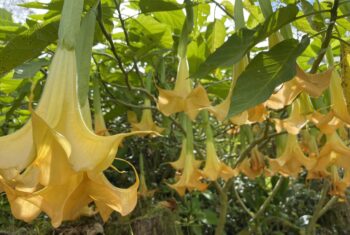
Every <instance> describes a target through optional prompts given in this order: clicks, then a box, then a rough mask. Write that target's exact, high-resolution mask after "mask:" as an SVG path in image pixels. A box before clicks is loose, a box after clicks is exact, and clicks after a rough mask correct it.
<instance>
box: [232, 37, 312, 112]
mask: <svg viewBox="0 0 350 235" xmlns="http://www.w3.org/2000/svg"><path fill="white" fill-rule="evenodd" d="M309 41H310V40H309V38H307V37H305V38H303V39H302V40H301V42H300V43H299V42H298V41H297V40H295V39H288V40H285V41H283V42H281V43H279V44H277V45H276V46H274V47H273V48H272V49H271V50H270V51H268V52H261V53H259V54H258V55H257V56H256V57H255V58H254V59H253V60H252V61H251V62H250V63H249V65H248V66H247V68H246V70H245V71H244V72H243V73H242V74H241V75H240V76H239V78H238V80H237V83H236V86H235V88H234V90H233V95H232V97H231V106H230V111H229V115H228V117H232V116H234V115H236V114H239V113H241V112H242V111H244V110H247V109H249V108H251V107H254V106H255V105H257V104H260V103H262V102H264V101H265V100H267V99H268V98H269V97H270V95H271V94H272V93H273V91H274V89H275V88H276V87H277V86H278V85H280V84H281V83H283V82H286V81H288V80H290V79H292V78H293V77H294V76H295V73H296V59H297V57H298V56H299V55H300V54H301V53H302V52H303V51H304V50H305V48H306V47H307V46H308V45H309Z"/></svg>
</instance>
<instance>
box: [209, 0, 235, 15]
mask: <svg viewBox="0 0 350 235" xmlns="http://www.w3.org/2000/svg"><path fill="white" fill-rule="evenodd" d="M209 2H212V3H214V4H215V5H216V6H217V7H218V8H220V9H221V10H222V11H223V12H225V14H226V15H227V16H228V17H230V18H231V19H233V20H235V17H234V16H233V15H232V14H231V13H230V12H228V11H227V10H226V9H225V8H224V7H223V6H221V5H220V3H218V2H217V1H215V0H210V1H209Z"/></svg>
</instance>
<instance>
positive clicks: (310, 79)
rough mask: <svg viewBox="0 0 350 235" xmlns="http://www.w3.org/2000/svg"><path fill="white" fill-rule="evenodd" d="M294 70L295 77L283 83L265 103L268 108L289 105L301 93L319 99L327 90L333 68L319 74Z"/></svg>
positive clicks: (299, 69)
mask: <svg viewBox="0 0 350 235" xmlns="http://www.w3.org/2000/svg"><path fill="white" fill-rule="evenodd" d="M296 70H297V74H296V76H295V77H294V78H293V79H292V80H290V81H288V82H286V83H284V84H283V85H282V87H281V89H280V90H279V91H278V92H277V93H275V94H273V95H271V97H270V98H269V99H268V100H267V101H266V104H267V106H268V107H269V108H271V109H281V108H283V107H285V106H287V105H290V104H291V103H292V102H293V101H294V100H295V98H297V97H298V95H299V94H300V93H301V92H302V91H305V92H306V93H307V94H309V95H310V96H312V97H319V96H320V95H321V94H322V93H323V91H324V90H326V89H327V88H328V86H329V82H330V79H331V75H332V73H333V68H330V69H328V70H327V71H325V72H323V73H320V74H309V73H306V72H304V71H303V70H302V69H301V68H300V67H299V66H297V68H296Z"/></svg>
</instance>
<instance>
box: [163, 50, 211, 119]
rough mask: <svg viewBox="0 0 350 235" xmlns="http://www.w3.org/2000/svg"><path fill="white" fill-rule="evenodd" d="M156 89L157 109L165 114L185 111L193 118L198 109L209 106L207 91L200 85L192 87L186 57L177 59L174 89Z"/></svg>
mask: <svg viewBox="0 0 350 235" xmlns="http://www.w3.org/2000/svg"><path fill="white" fill-rule="evenodd" d="M158 91H159V96H158V109H159V110H160V111H161V112H162V113H163V114H164V115H166V116H170V115H172V114H174V113H178V112H185V113H186V114H187V115H188V116H189V118H190V119H191V120H195V118H196V116H197V114H198V112H199V110H200V109H202V108H205V107H209V106H210V101H209V99H208V95H207V92H206V90H205V89H204V88H203V87H202V86H200V85H199V86H197V87H196V88H194V89H192V84H191V80H190V79H189V68H188V62H187V58H186V57H185V58H180V60H179V66H178V71H177V77H176V83H175V88H174V90H164V89H161V88H158Z"/></svg>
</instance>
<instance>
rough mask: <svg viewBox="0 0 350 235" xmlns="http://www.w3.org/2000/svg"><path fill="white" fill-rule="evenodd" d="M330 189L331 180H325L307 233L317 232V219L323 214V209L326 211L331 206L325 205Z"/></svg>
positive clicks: (310, 234) (311, 234)
mask: <svg viewBox="0 0 350 235" xmlns="http://www.w3.org/2000/svg"><path fill="white" fill-rule="evenodd" d="M328 189H329V182H328V181H324V183H323V187H322V191H321V197H320V200H319V201H318V203H317V205H316V207H315V210H314V213H313V215H312V217H311V219H310V222H309V224H308V226H307V227H306V232H305V234H306V235H314V234H316V223H317V220H318V219H319V218H320V216H321V211H323V213H325V210H327V209H328V208H329V206H327V208H326V207H323V206H324V204H325V201H326V199H327V192H328ZM327 204H328V203H327ZM323 208H325V209H324V210H323Z"/></svg>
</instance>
